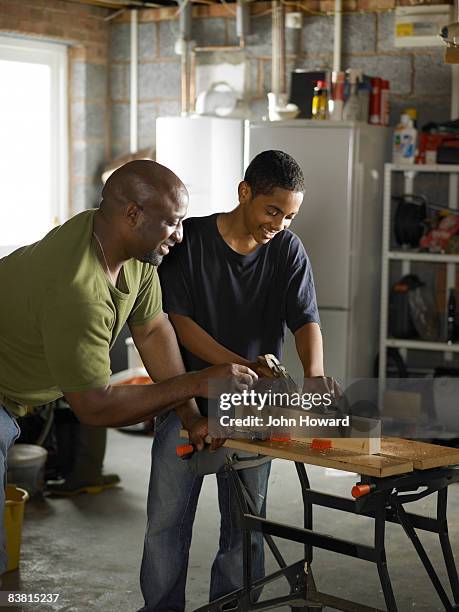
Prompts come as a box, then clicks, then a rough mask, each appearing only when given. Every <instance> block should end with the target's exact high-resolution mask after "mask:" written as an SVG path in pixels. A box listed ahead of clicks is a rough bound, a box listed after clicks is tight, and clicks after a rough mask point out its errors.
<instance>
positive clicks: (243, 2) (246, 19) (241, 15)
mask: <svg viewBox="0 0 459 612" xmlns="http://www.w3.org/2000/svg"><path fill="white" fill-rule="evenodd" d="M249 33H250V11H249V5H248V2H247V0H237V8H236V34H237V36H238V38H239V44H238V45H206V46H199V47H193V48H192V49H191V51H190V55H191V60H190V93H189V104H190V110H191V112H194V110H195V105H196V60H197V55H198V53H213V52H218V51H223V52H229V51H243V50H244V49H245V38H246V36H247V35H248V34H249Z"/></svg>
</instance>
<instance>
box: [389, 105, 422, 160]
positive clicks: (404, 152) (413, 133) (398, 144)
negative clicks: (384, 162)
mask: <svg viewBox="0 0 459 612" xmlns="http://www.w3.org/2000/svg"><path fill="white" fill-rule="evenodd" d="M417 134H418V133H417V130H416V128H415V127H414V125H413V120H412V119H410V117H409V115H407V114H406V113H403V115H402V116H401V118H400V123H399V124H398V125H397V127H396V128H395V131H394V147H393V162H394V164H414V158H415V154H416V140H417Z"/></svg>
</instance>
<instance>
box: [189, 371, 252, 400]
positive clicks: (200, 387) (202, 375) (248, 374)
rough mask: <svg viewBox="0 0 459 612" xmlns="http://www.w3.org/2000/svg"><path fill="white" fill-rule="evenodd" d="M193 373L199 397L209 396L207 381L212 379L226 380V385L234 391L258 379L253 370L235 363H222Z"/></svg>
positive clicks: (248, 385)
mask: <svg viewBox="0 0 459 612" xmlns="http://www.w3.org/2000/svg"><path fill="white" fill-rule="evenodd" d="M193 374H194V377H195V380H196V381H197V393H196V395H197V396H199V397H209V389H208V382H209V380H212V379H218V378H220V379H224V380H226V382H227V384H228V386H229V385H231V386H232V388H234V390H235V391H246V390H248V389H250V387H253V385H254V384H255V383H256V382H257V380H258V376H257V374H256V373H255V372H254V371H253V370H251V369H250V368H248V367H247V366H244V365H239V364H237V363H223V364H221V365H215V366H211V367H210V368H206V369H205V370H201V371H200V372H194V373H193Z"/></svg>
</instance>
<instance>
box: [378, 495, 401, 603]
mask: <svg viewBox="0 0 459 612" xmlns="http://www.w3.org/2000/svg"><path fill="white" fill-rule="evenodd" d="M386 499H387V496H386V495H384V494H381V498H380V503H379V504H378V506H377V509H376V513H375V550H376V553H377V555H378V558H377V561H376V566H377V568H378V574H379V580H380V581H381V587H382V590H383V595H384V601H385V602H386V607H387V610H388V612H397V604H396V602H395V596H394V591H393V590H392V583H391V580H390V576H389V572H388V570H387V560H386V548H385V536H386V508H385V500H386Z"/></svg>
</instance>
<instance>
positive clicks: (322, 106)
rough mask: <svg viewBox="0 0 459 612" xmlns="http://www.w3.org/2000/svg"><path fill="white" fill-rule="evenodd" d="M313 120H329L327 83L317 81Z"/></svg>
mask: <svg viewBox="0 0 459 612" xmlns="http://www.w3.org/2000/svg"><path fill="white" fill-rule="evenodd" d="M312 118H313V119H327V118H328V88H327V83H326V81H317V85H316V86H315V87H314V97H313V99H312Z"/></svg>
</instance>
